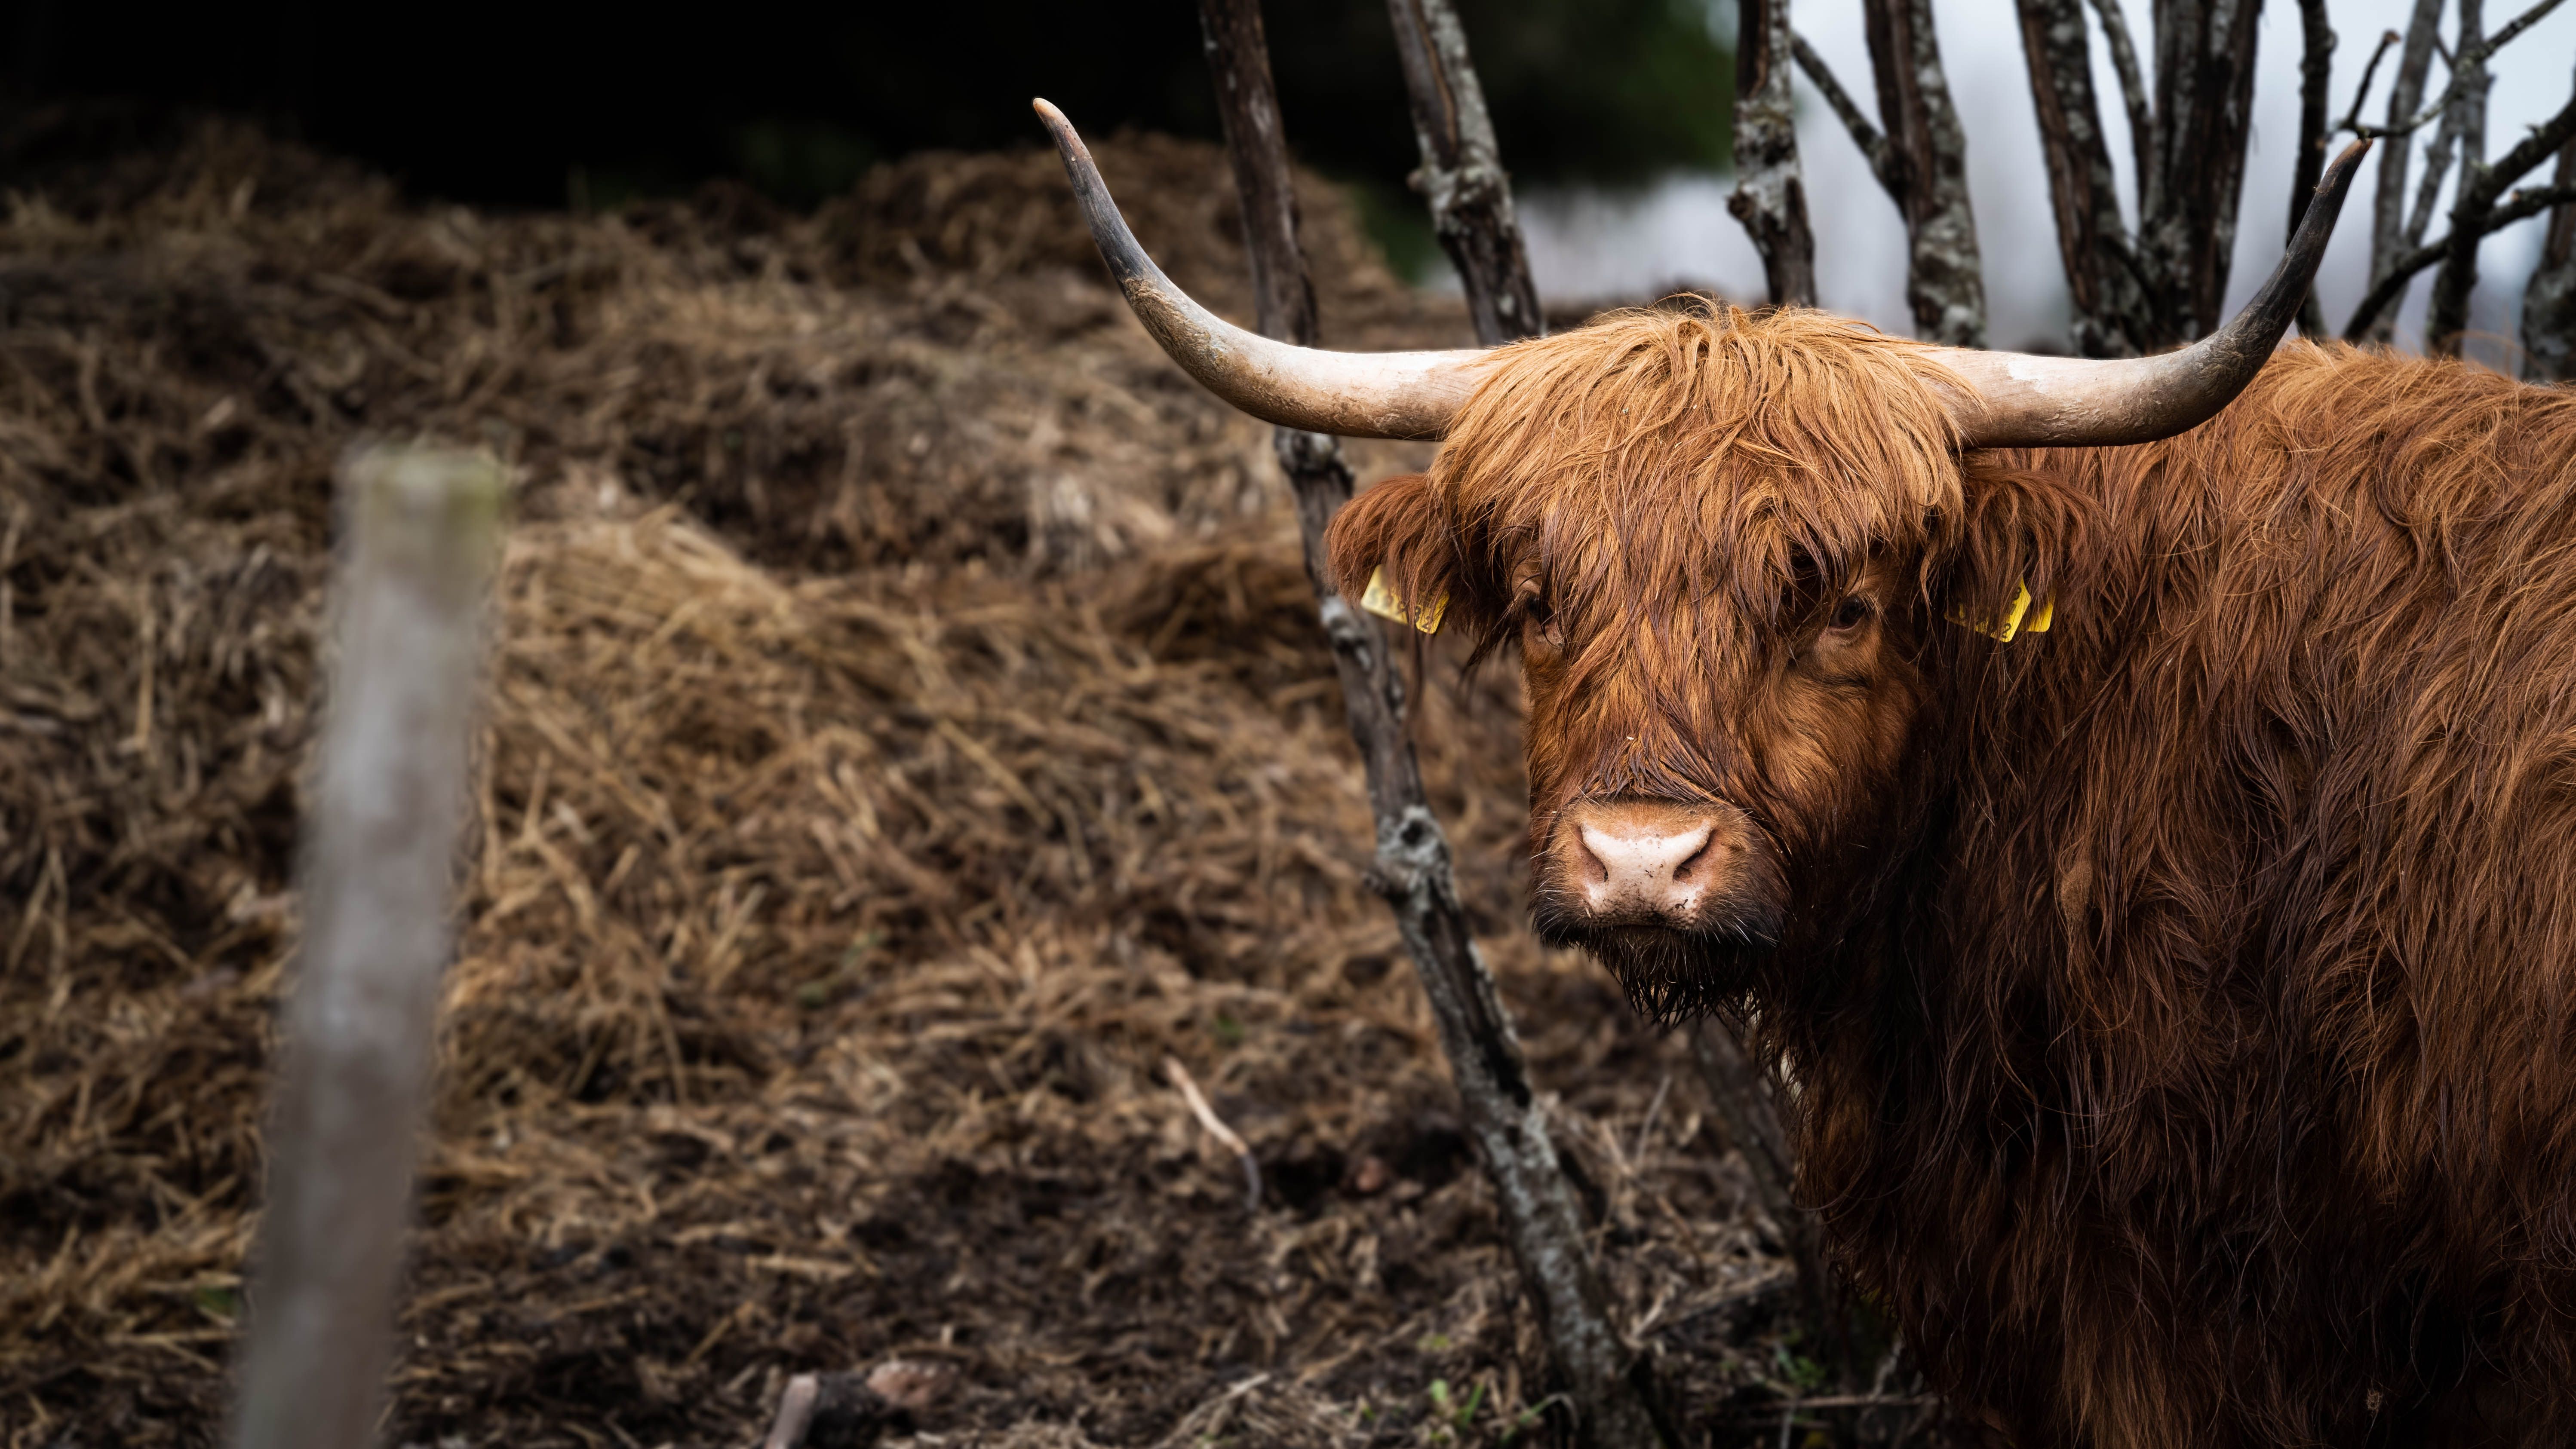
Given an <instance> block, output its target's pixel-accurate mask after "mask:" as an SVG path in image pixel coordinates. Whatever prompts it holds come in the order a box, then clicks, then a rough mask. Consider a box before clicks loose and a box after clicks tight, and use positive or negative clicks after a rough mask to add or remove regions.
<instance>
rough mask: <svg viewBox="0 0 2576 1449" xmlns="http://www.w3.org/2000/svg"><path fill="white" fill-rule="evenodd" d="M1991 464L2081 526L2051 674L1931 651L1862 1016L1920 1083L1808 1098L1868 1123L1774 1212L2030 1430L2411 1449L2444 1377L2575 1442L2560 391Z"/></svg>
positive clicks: (2341, 404)
mask: <svg viewBox="0 0 2576 1449" xmlns="http://www.w3.org/2000/svg"><path fill="white" fill-rule="evenodd" d="M2006 461H2008V462H2011V463H2014V464H2017V465H2020V466H2024V467H2027V468H2028V469H2030V470H2032V471H2033V472H2035V473H2037V474H2039V475H2041V476H2042V477H2044V478H2046V479H2048V480H2051V481H2052V482H2053V483H2055V484H2059V485H2063V486H2067V487H2069V488H2070V489H2071V490H2072V491H2073V492H2074V493H2075V494H2077V495H2079V496H2081V497H2083V498H2085V499H2086V500H2089V502H2090V504H2091V505H2092V506H2093V507H2095V508H2096V509H2097V510H2098V512H2097V513H2096V517H2095V526H2094V527H2093V528H2091V529H2090V530H2088V532H2087V534H2086V542H2085V543H2084V544H2083V545H2082V546H2081V547H2080V548H2079V549H2077V550H2076V551H2075V552H2074V553H2073V554H2072V555H2070V556H2069V557H2067V558H2066V559H2065V561H2064V562H2065V570H2064V579H2065V583H2064V586H2063V587H2062V588H2061V589H2060V590H2059V593H2058V597H2057V599H2056V600H2055V603H2056V610H2055V621H2054V625H2055V626H2054V628H2053V629H2052V630H2051V631H2050V632H2048V633H2047V634H2045V635H2041V636H2036V637H2032V636H2025V637H2024V639H2023V640H2022V641H2021V642H2016V643H2013V644H2010V645H2003V646H1995V645H1992V644H1990V643H1988V642H1986V641H1984V640H1981V639H1972V638H1968V637H1965V636H1964V631H1961V637H1955V638H1952V639H1949V640H1946V641H1944V642H1943V644H1942V646H1941V648H1942V650H1943V651H1944V652H1946V653H1947V655H1948V656H1949V659H1950V664H1951V668H1952V672H1953V674H1954V676H1955V677H1956V678H1957V679H1958V680H1959V681H1961V682H1962V685H1963V687H1962V688H1961V689H1960V690H1959V692H1958V693H1957V695H1956V696H1955V698H1954V700H1953V702H1952V706H1951V708H1952V710H1953V715H1952V717H1951V718H1950V720H1949V728H1948V730H1947V741H1948V743H1949V744H1950V745H1951V746H1952V749H1953V752H1952V754H1951V755H1950V756H1948V757H1947V759H1946V766H1947V772H1948V782H1949V788H1950V795H1949V797H1948V799H1947V800H1946V803H1945V804H1944V805H1943V812H1944V813H1943V815H1942V818H1943V819H1944V820H1946V821H1947V822H1948V823H1947V824H1946V826H1945V827H1944V828H1943V829H1942V830H1941V831H1940V832H1939V833H1938V834H1937V836H1936V840H1937V844H1936V845H1935V846H1934V848H1933V857H1934V858H1932V859H1929V860H1927V861H1926V862H1925V863H1924V869H1923V872H1922V877H1921V880H1920V881H1919V883H1918V890H1917V893H1916V894H1915V895H1914V896H1913V897H1911V898H1910V899H1911V905H1910V906H1909V907H1908V908H1907V909H1908V910H1910V912H1911V913H1912V919H1910V920H1908V921H1904V922H1901V923H1897V928H1896V929H1895V931H1894V933H1893V934H1889V935H1883V936H1882V937H1880V938H1879V944H1878V946H1877V947H1876V948H1874V949H1875V950H1876V951H1877V953H1878V956H1879V958H1880V959H1879V964H1878V966H1876V967H1875V968H1873V970H1874V972H1875V974H1874V975H1873V974H1872V972H1870V971H1863V972H1859V973H1857V974H1858V975H1868V976H1870V977H1871V979H1872V980H1874V981H1875V982H1876V983H1877V984H1876V985H1875V986H1874V987H1873V988H1871V989H1873V990H1875V991H1877V992H1878V993H1879V995H1880V1003H1879V1009H1880V1010H1881V1012H1882V1013H1883V1014H1885V1015H1887V1016H1889V1017H1891V1018H1904V1020H1903V1021H1902V1022H1901V1026H1899V1027H1897V1028H1895V1029H1896V1030H1897V1031H1898V1032H1899V1034H1898V1035H1896V1036H1894V1037H1892V1038H1891V1039H1895V1040H1902V1039H1904V1038H1903V1035H1902V1033H1903V1032H1913V1033H1920V1034H1921V1036H1922V1038H1923V1039H1924V1040H1926V1041H1930V1042H1938V1043H1942V1044H1943V1050H1941V1051H1939V1052H1903V1053H1899V1054H1898V1055H1899V1056H1901V1057H1902V1058H1903V1059H1902V1060H1899V1061H1896V1062H1893V1063H1891V1062H1889V1061H1886V1060H1883V1059H1884V1058H1885V1057H1886V1056H1887V1055H1888V1053H1887V1052H1886V1051H1885V1048H1884V1046H1883V1044H1882V1045H1881V1046H1880V1047H1879V1048H1877V1052H1878V1055H1879V1056H1880V1057H1881V1058H1882V1060H1878V1061H1872V1060H1869V1059H1868V1052H1867V1051H1865V1050H1854V1051H1851V1052H1849V1053H1848V1054H1845V1055H1844V1056H1843V1058H1842V1059H1841V1060H1827V1061H1818V1062H1815V1063H1814V1064H1813V1065H1812V1068H1811V1071H1812V1074H1813V1075H1814V1076H1815V1077H1816V1079H1817V1087H1818V1091H1817V1092H1815V1093H1814V1094H1811V1100H1813V1101H1817V1102H1819V1103H1822V1102H1824V1101H1826V1100H1830V1099H1834V1098H1836V1097H1841V1098H1843V1099H1846V1100H1851V1101H1872V1102H1874V1104H1875V1111H1874V1112H1872V1113H1871V1114H1868V1115H1866V1116H1857V1115H1854V1116H1850V1118H1849V1120H1848V1121H1846V1122H1845V1123H1844V1124H1843V1125H1841V1126H1840V1127H1837V1125H1836V1123H1835V1121H1834V1120H1833V1115H1832V1114H1831V1113H1828V1112H1819V1113H1815V1114H1811V1120H1810V1121H1809V1123H1808V1136H1809V1142H1808V1146H1809V1148H1810V1150H1811V1152H1812V1154H1813V1156H1814V1158H1815V1160H1816V1162H1817V1163H1818V1164H1819V1168H1818V1172H1817V1175H1816V1176H1815V1177H1814V1178H1812V1179H1811V1180H1810V1181H1809V1183H1808V1184H1807V1186H1808V1189H1809V1191H1810V1192H1811V1193H1813V1194H1815V1195H1816V1196H1818V1197H1819V1198H1820V1199H1821V1200H1823V1201H1825V1202H1826V1203H1827V1204H1828V1218H1829V1221H1831V1222H1833V1223H1834V1225H1835V1230H1836V1232H1837V1233H1838V1235H1840V1236H1842V1237H1844V1239H1845V1240H1846V1241H1847V1242H1849V1243H1850V1244H1852V1245H1853V1246H1854V1247H1855V1248H1856V1250H1857V1254H1858V1261H1859V1263H1860V1266H1861V1271H1862V1273H1863V1276H1864V1277H1866V1278H1870V1279H1872V1280H1874V1281H1875V1282H1876V1283H1877V1284H1878V1286H1881V1287H1883V1288H1885V1289H1886V1290H1887V1291H1889V1292H1890V1293H1891V1295H1892V1296H1893V1297H1894V1298H1895V1299H1896V1300H1897V1302H1898V1304H1899V1309H1900V1314H1901V1315H1907V1314H1910V1316H1911V1318H1912V1320H1913V1321H1912V1322H1910V1323H1909V1324H1908V1326H1909V1327H1910V1328H1911V1329H1912V1330H1913V1331H1914V1336H1915V1337H1916V1340H1917V1341H1918V1342H1919V1343H1924V1344H1926V1346H1927V1352H1928V1353H1929V1354H1930V1355H1931V1356H1932V1357H1934V1358H1935V1359H1943V1358H1945V1356H1946V1357H1947V1358H1949V1360H1950V1361H1949V1362H1948V1363H1947V1364H1946V1365H1945V1367H1946V1370H1947V1372H1948V1373H1949V1374H1951V1375H1953V1376H1955V1377H1957V1378H1960V1379H1963V1380H1965V1381H1967V1382H1969V1383H1971V1384H1973V1385H1976V1386H1977V1387H1976V1388H1974V1389H1972V1391H1971V1396H1972V1397H1977V1396H1980V1395H1982V1396H1983V1397H1985V1398H1987V1399H1989V1400H1990V1401H1992V1402H1995V1403H1996V1404H1997V1405H1998V1406H1999V1407H2000V1408H2001V1409H2002V1410H2003V1411H2004V1413H2005V1415H2006V1417H2007V1418H2008V1419H2009V1420H2012V1421H2015V1422H2018V1423H2019V1424H2020V1425H2021V1426H2022V1427H2023V1428H2024V1429H2025V1430H2026V1431H2042V1430H2044V1431H2046V1432H2052V1433H2070V1432H2071V1433H2075V1434H2077V1435H2078V1436H2079V1437H2081V1438H2084V1439H2087V1440H2089V1441H2091V1442H2096V1443H2104V1444H2112V1443H2139V1444H2151V1443H2165V1442H2180V1441H2181V1440H2182V1439H2185V1438H2188V1439H2191V1440H2192V1441H2193V1442H2205V1443H2237V1442H2246V1443H2253V1442H2300V1441H2301V1440H2302V1439H2306V1438H2309V1437H2311V1436H2313V1437H2315V1438H2317V1439H2322V1440H2325V1441H2329V1442H2347V1441H2351V1440H2354V1439H2356V1438H2359V1437H2362V1436H2365V1435H2373V1434H2375V1435H2378V1436H2382V1437H2388V1438H2392V1439H2393V1441H2395V1442H2406V1441H2410V1440H2412V1439H2414V1438H2417V1437H2419V1436H2420V1435H2422V1434H2425V1433H2430V1432H2432V1426H2433V1420H2434V1418H2435V1417H2438V1416H2440V1415H2445V1414H2450V1415H2454V1416H2456V1414H2457V1413H2458V1412H2459V1411H2460V1408H2461V1405H2462V1403H2463V1402H2466V1400H2464V1399H2463V1398H2462V1397H2461V1393H2457V1392H2449V1391H2448V1387H2447V1386H2448V1385H2450V1384H2452V1383H2454V1382H2460V1383H2464V1384H2466V1385H2468V1388H2467V1389H2465V1390H2463V1391H2462V1392H2466V1393H2469V1394H2470V1395H2471V1396H2472V1397H2478V1401H2479V1402H2482V1403H2485V1404H2486V1405H2488V1406H2489V1407H2490V1408H2495V1407H2497V1406H2502V1407H2503V1409H2505V1410H2509V1413H2507V1417H2510V1418H2515V1419H2519V1420H2525V1421H2529V1423H2528V1427H2530V1428H2531V1429H2532V1432H2533V1433H2534V1434H2535V1435H2538V1436H2541V1438H2540V1439H2535V1441H2534V1442H2540V1441H2541V1439H2545V1440H2546V1441H2548V1442H2567V1441H2569V1440H2576V1387H2569V1386H2576V1316H2571V1315H2576V1211H2571V1208H2576V392H2570V391H2568V390H2565V389H2556V390H2542V389H2535V388H2528V387H2524V386H2521V385H2518V384H2515V383H2512V382H2510V381H2508V380H2506V379H2504V378H2501V377H2497V376H2494V375H2492V374H2485V373H2478V372H2473V371H2470V370H2468V369H2465V368H2462V367H2459V366H2458V365H2456V364H2446V363H2426V362H2418V361H2409V360H2405V359H2399V358H2395V357H2390V356H2386V355H2366V354H2357V353H2354V352H2351V351H2349V350H2346V349H2340V348H2338V349H2334V350H2332V351H2330V352H2327V351H2320V350H2318V349H2314V348H2308V347H2294V348H2290V349H2286V350H2285V351H2284V353H2283V354H2282V356H2281V357H2280V358H2279V359H2277V360H2276V361H2275V362H2274V363H2273V364H2272V366H2271V367H2270V368H2268V369H2267V370H2266V372H2265V374H2264V375H2263V377H2262V378H2261V380H2259V381H2258V382H2257V383H2256V385H2255V386H2254V387H2253V388H2252V389H2250V390H2249V391H2248V392H2247V393H2246V394H2245V395H2244V396H2243V397H2241V398H2240V399H2239V400H2238V401H2237V402H2236V403H2235V404H2234V405H2233V406H2231V407H2230V408H2229V409H2228V410H2227V411H2226V412H2225V413H2224V414H2222V415H2221V416H2220V417H2219V418H2218V419H2216V420H2214V421H2213V422H2211V423H2210V424H2207V425H2205V426H2203V427H2202V428H2200V429H2197V430H2195V431H2194V432H2192V433H2190V434H2186V435H2184V436H2183V437H2181V438H2178V439H2174V440H2172V441H2169V442H2166V443H2161V444H2155V445H2150V446H2147V447H2141V448H2132V449H2124V450H2104V451H2081V452H2060V453H2054V454H2036V455H2029V456H2027V457H2025V458H2021V459H2015V460H2006ZM1962 742H1965V743H1964V744H1962ZM1936 749H1937V746H1936ZM1926 941H1929V942H1931V943H1934V944H1929V945H1926V944H1922V943H1924V942H1926ZM1908 943H1911V944H1908ZM1891 961H1892V962H1895V963H1897V964H1894V965H1889V964H1888V963H1889V962H1891ZM1819 1050H1820V1051H1822V1052H1823V1054H1824V1055H1826V1056H1828V1057H1831V1056H1835V1055H1836V1052H1835V1049H1834V1048H1833V1047H1831V1046H1822V1047H1819ZM1909 1078H1910V1080H1909ZM1933 1198H1942V1199H1946V1208H1945V1209H1941V1210H1934V1209H1932V1208H1931V1207H1930V1201H1929V1199H1933ZM1927 1212H1946V1217H1947V1220H1946V1221H1944V1222H1932V1223H1929V1224H1928V1225H1927V1219H1926V1214H1927ZM1971 1326H1973V1331H1974V1332H1975V1333H1976V1334H1977V1337H1976V1338H1975V1339H1974V1340H1973V1341H1970V1340H1967V1339H1956V1340H1955V1341H1953V1342H1950V1343H1948V1344H1947V1345H1944V1344H1943V1343H1942V1342H1940V1335H1942V1334H1944V1333H1945V1332H1947V1333H1950V1334H1953V1335H1955V1334H1962V1333H1967V1332H1970V1331H1972V1330H1971ZM2499 1374H2501V1375H2502V1376H2503V1378H2502V1379H2501V1380H2500V1379H2499V1377H2498V1375H2499ZM2513 1381H2519V1382H2524V1383H2528V1384H2531V1385H2534V1386H2536V1390H2537V1392H2536V1397H2535V1396H2532V1395H2519V1394H2517V1393H2516V1392H2515V1391H2514V1390H2513V1389H2512V1388H2511V1387H2510V1386H2509V1385H2510V1383H2511V1382H2513ZM2500 1382H2501V1383H2504V1384H2506V1386H2505V1387H2499V1383H2500ZM2481 1386H2482V1387H2481ZM2428 1395H2430V1396H2431V1397H2429V1398H2428V1397H2427V1396H2428ZM2437 1437H2449V1436H2448V1435H2442V1436H2437Z"/></svg>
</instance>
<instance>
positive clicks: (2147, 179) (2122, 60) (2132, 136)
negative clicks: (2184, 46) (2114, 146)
mask: <svg viewBox="0 0 2576 1449" xmlns="http://www.w3.org/2000/svg"><path fill="white" fill-rule="evenodd" d="M2093 13H2094V14H2096V15H2099V16H2100V17H2102V38H2103V39H2104V40H2106V41H2108V42H2110V45H2111V68H2112V69H2113V70H2115V71H2118V72H2119V73H2120V101H2121V104H2122V105H2124V106H2126V107H2127V108H2128V112H2129V149H2130V150H2131V151H2132V152H2134V153H2135V154H2136V158H2137V163H2138V214H2139V215H2140V216H2142V217H2143V216H2145V215H2146V214H2147V213H2148V212H2149V211H2151V210H2154V209H2156V208H2155V207H2154V206H2153V205H2152V204H2151V203H2150V201H2149V199H2148V188H2149V187H2150V186H2152V185H2153V181H2152V180H2151V178H2152V177H2153V176H2154V175H2155V161H2154V157H2155V144H2156V113H2155V111H2154V110H2153V109H2151V108H2150V107H2149V106H2148V104H2147V81H2146V76H2145V74H2144V73H2143V72H2141V71H2140V70H2139V69H2138V48H2137V47H2136V46H2134V45H2131V44H2130V43H2129V22H2128V20H2127V19H2126V18H2125V17H2123V16H2122V15H2121V14H2120V0H2093Z"/></svg>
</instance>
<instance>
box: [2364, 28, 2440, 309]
mask: <svg viewBox="0 0 2576 1449" xmlns="http://www.w3.org/2000/svg"><path fill="white" fill-rule="evenodd" d="M2441 23H2442V0H2415V10H2414V13H2413V14H2412V15H2411V16H2410V17H2409V18H2408V19H2407V22H2406V39H2405V41H2404V42H2403V43H2402V44H2401V45H2400V47H2399V49H2398V52H2397V74H2396V75H2395V77H2393V78H2392V79H2391V80H2390V81H2389V86H2388V124H2390V125H2392V126H2394V125H2397V124H2399V123H2400V122H2402V121H2404V120H2406V119H2407V118H2409V117H2411V116H2413V115H2414V114H2415V110H2416V108H2417V107H2418V106H2421V105H2422V104H2424V77H2425V74H2426V73H2427V72H2428V71H2430V70H2431V69H2432V67H2433V41H2434V38H2435V36H2434V33H2435V31H2436V30H2438V29H2439V28H2440V26H2441ZM2414 149H2415V139H2414V137H2412V136H2391V137H2389V138H2388V140H2387V141H2386V142H2385V143H2383V147H2382V149H2381V151H2380V153H2379V189H2378V191H2377V192H2376V193H2375V194H2374V195H2373V196H2372V198H2371V203H2370V281H2371V285H2372V286H2374V287H2375V286H2377V285H2379V283H2380V282H2382V281H2384V280H2386V279H2387V277H2388V276H2389V274H2390V273H2392V272H2394V271H2395V270H2396V269H2397V264H2398V263H2399V262H2401V261H2404V260H2405V258H2406V254H2407V253H2408V252H2409V251H2411V250H2413V248H2412V247H2410V246H2409V245H2408V244H2407V240H2406V175H2407V172H2408V170H2409V169H2410V165H2411V163H2412V161H2413V159H2414ZM2396 335H2397V309H2396V308H2394V307H2391V308H2388V309H2386V310H2384V311H2382V312H2381V313H2380V315H2379V319H2378V320H2377V321H2375V322H2373V323H2372V324H2371V327H2370V331H2369V333H2368V335H2367V340H2369V341H2372V342H2386V341H2388V340H2390V339H2391V338H2393V337H2395V336H2396Z"/></svg>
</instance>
